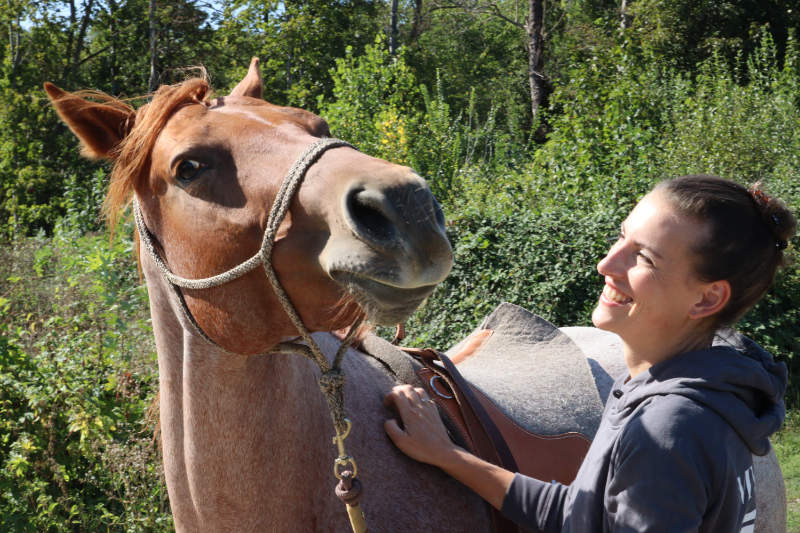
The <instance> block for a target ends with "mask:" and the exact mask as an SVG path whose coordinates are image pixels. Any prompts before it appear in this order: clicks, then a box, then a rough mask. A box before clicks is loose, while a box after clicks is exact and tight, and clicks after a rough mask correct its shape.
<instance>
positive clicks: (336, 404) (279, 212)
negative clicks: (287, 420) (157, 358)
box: [133, 138, 366, 532]
mask: <svg viewBox="0 0 800 533" xmlns="http://www.w3.org/2000/svg"><path fill="white" fill-rule="evenodd" d="M342 146H346V147H349V148H353V146H352V145H350V144H349V143H347V142H345V141H342V140H339V139H333V138H322V139H319V140H317V141H314V142H313V143H311V144H310V145H309V146H308V147H307V148H306V149H305V151H303V153H302V154H301V155H300V157H299V158H298V159H297V160H296V161H295V162H294V164H293V165H292V167H291V168H290V169H289V172H288V174H287V175H286V177H285V178H284V179H283V182H282V183H281V187H280V189H279V190H278V194H277V195H276V196H275V200H274V201H273V203H272V208H271V209H270V212H269V217H268V218H267V224H266V227H265V228H264V238H263V239H262V241H261V248H260V249H259V250H258V252H256V254H255V255H253V256H252V257H251V258H250V259H247V260H246V261H244V262H242V263H240V264H238V265H236V266H235V267H233V268H231V269H230V270H227V271H225V272H223V273H221V274H217V275H216V276H211V277H208V278H202V279H188V278H183V277H181V276H178V275H177V274H175V273H173V272H172V271H171V270H170V269H169V267H168V266H167V265H166V263H164V261H163V260H162V259H161V256H159V254H158V252H157V251H156V247H155V245H154V243H153V235H152V234H151V233H150V230H148V229H147V226H146V225H145V223H144V219H143V217H142V211H141V207H140V205H139V201H138V199H136V198H134V200H133V216H134V219H135V221H136V229H137V230H138V232H139V238H140V239H141V242H142V243H143V244H144V247H145V249H146V250H147V252H148V253H149V254H150V257H151V259H152V260H153V262H154V263H155V265H156V266H157V267H158V269H159V270H160V271H161V274H162V275H163V276H164V278H166V279H167V281H169V283H170V284H171V285H172V286H173V288H176V287H182V288H185V289H210V288H212V287H218V286H219V285H223V284H225V283H228V282H230V281H233V280H235V279H237V278H240V277H242V276H244V275H245V274H247V273H248V272H250V271H252V270H254V269H256V268H257V267H258V266H262V267H263V268H264V272H265V273H266V275H267V278H268V279H269V281H270V284H271V285H272V289H273V290H274V291H275V294H276V296H277V297H278V300H279V301H280V302H281V305H282V306H283V309H284V311H286V314H287V315H288V316H289V319H290V320H291V321H292V324H293V325H294V326H295V328H297V331H298V332H299V333H300V337H302V339H303V340H304V341H305V344H299V343H296V342H281V343H278V344H277V345H276V346H275V347H273V348H272V349H271V350H270V353H298V354H300V355H303V356H305V357H307V358H309V359H311V360H312V361H314V362H315V363H316V364H317V366H318V367H319V369H320V372H321V376H320V378H319V381H318V384H319V387H320V390H321V391H322V393H323V395H324V396H325V399H326V400H327V402H328V409H329V410H330V414H331V419H332V420H333V425H334V428H335V429H336V436H335V437H334V439H333V441H334V444H336V445H337V447H338V450H339V457H338V458H337V459H336V462H335V463H334V474H335V475H336V477H337V478H338V479H339V480H340V481H341V480H343V478H344V479H346V480H347V483H348V486H349V483H350V479H349V478H350V477H353V478H354V477H355V471H356V464H355V460H354V459H353V458H352V457H350V456H349V455H347V454H346V452H345V450H344V439H345V438H346V437H347V434H348V433H349V432H350V426H351V423H350V421H349V420H348V419H347V417H346V416H345V412H344V374H343V373H342V371H341V362H342V358H343V357H344V353H345V351H346V350H347V346H348V345H349V344H350V342H351V341H352V339H353V337H354V336H355V334H356V332H357V330H358V328H359V326H360V325H361V321H362V320H363V319H359V320H358V321H357V322H356V323H355V324H353V325H352V326H351V327H350V331H349V332H348V334H347V336H346V337H345V339H344V341H343V342H342V344H341V346H340V347H339V349H338V351H337V352H336V356H335V357H334V361H333V364H331V363H329V362H328V360H327V358H326V357H325V356H324V355H323V354H322V350H320V348H319V346H318V345H317V343H316V341H314V339H313V338H312V337H311V332H309V331H308V328H307V327H306V326H305V324H304V323H303V321H302V319H301V318H300V315H299V313H298V312H297V310H296V309H295V307H294V305H293V304H292V302H291V300H290V298H289V295H288V294H286V291H285V290H284V289H283V286H282V285H281V283H280V281H279V280H278V276H277V274H276V273H275V269H274V268H273V266H272V248H273V246H274V243H275V235H276V234H277V232H278V227H279V226H280V225H281V222H283V219H284V218H285V217H286V213H287V212H288V211H289V206H290V204H291V202H292V199H293V198H294V195H295V194H296V193H297V191H298V189H299V188H300V185H301V184H302V182H303V179H304V178H305V175H306V173H307V172H308V169H309V168H310V167H311V165H313V164H314V163H316V162H317V161H318V160H319V158H320V157H321V156H322V154H323V153H324V152H325V151H326V150H329V149H331V148H337V147H342ZM175 290H176V292H178V293H179V294H180V291H177V289H175ZM181 299H182V297H181ZM183 309H184V312H185V313H186V315H187V318H188V319H189V321H190V322H191V323H192V324H193V325H194V326H195V328H197V330H198V331H199V332H200V334H201V335H202V336H203V337H205V338H206V339H207V340H208V341H210V342H212V343H214V341H213V340H211V339H210V338H209V337H208V335H207V334H205V332H203V330H202V329H201V328H200V326H199V324H197V322H196V321H195V320H194V317H192V316H191V313H190V311H189V308H188V307H187V306H186V305H185V304H184V305H183ZM214 344H216V343H214ZM223 349H224V348H223ZM340 465H346V466H351V467H352V471H351V470H342V469H341V468H340ZM346 503H347V502H346ZM347 511H348V515H349V517H350V520H351V525H352V526H353V529H354V531H359V532H361V531H366V524H364V522H363V514H362V513H361V510H360V509H359V507H358V504H357V503H356V504H355V505H351V504H349V503H347ZM355 515H359V516H361V523H360V524H356V522H358V516H355ZM354 520H355V521H354Z"/></svg>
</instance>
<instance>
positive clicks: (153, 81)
mask: <svg viewBox="0 0 800 533" xmlns="http://www.w3.org/2000/svg"><path fill="white" fill-rule="evenodd" d="M157 88H158V75H157V73H156V0H150V80H149V81H148V83H147V90H148V91H150V92H151V93H152V92H154V91H155V90H156V89H157Z"/></svg>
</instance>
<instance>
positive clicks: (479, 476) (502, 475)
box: [436, 447, 514, 510]
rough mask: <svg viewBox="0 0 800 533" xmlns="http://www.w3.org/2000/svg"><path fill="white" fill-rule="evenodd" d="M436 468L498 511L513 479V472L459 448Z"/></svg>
mask: <svg viewBox="0 0 800 533" xmlns="http://www.w3.org/2000/svg"><path fill="white" fill-rule="evenodd" d="M436 466H438V467H439V468H441V469H442V470H444V471H445V472H447V473H448V474H449V475H450V476H452V477H454V478H455V479H457V480H458V481H460V482H461V483H463V484H464V485H466V486H467V487H469V488H471V489H472V490H474V491H475V492H476V493H477V494H478V496H480V497H481V498H483V499H484V500H486V501H487V502H489V504H490V505H492V507H494V508H495V509H498V510H499V509H501V508H502V507H503V500H504V499H505V496H506V492H508V487H509V486H510V485H511V481H512V480H513V479H514V473H513V472H510V471H508V470H506V469H504V468H502V467H499V466H497V465H494V464H492V463H489V462H487V461H484V460H483V459H481V458H479V457H476V456H475V455H472V454H471V453H469V452H468V451H466V450H464V449H463V448H459V447H456V448H454V450H453V452H452V453H450V454H448V456H447V458H446V460H445V461H443V462H441V464H437V465H436Z"/></svg>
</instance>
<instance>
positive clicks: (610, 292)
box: [603, 285, 633, 304]
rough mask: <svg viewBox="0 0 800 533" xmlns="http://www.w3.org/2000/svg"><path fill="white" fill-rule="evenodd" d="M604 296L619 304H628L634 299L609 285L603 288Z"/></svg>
mask: <svg viewBox="0 0 800 533" xmlns="http://www.w3.org/2000/svg"><path fill="white" fill-rule="evenodd" d="M603 296H604V297H605V298H606V300H610V301H612V302H614V303H617V304H627V303H630V302H632V301H633V299H632V298H628V297H627V296H625V295H624V294H622V293H620V292H617V291H615V290H614V289H612V288H611V287H610V286H608V285H606V286H605V287H604V288H603Z"/></svg>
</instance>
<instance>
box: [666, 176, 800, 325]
mask: <svg viewBox="0 0 800 533" xmlns="http://www.w3.org/2000/svg"><path fill="white" fill-rule="evenodd" d="M654 191H660V192H662V193H666V195H667V199H668V201H670V203H671V204H672V205H673V207H674V208H675V209H676V210H677V211H678V212H679V213H680V214H681V215H684V216H689V217H692V218H694V219H696V220H698V221H700V222H701V223H703V224H705V227H706V231H705V232H698V238H697V239H696V240H695V243H694V245H693V251H694V253H695V255H696V261H695V272H696V274H697V275H698V276H699V278H700V279H702V280H704V281H718V280H727V281H728V283H730V286H731V297H730V300H729V301H728V303H727V304H726V306H725V307H724V308H723V309H722V310H721V311H720V312H719V313H717V314H716V315H714V316H713V317H712V318H713V324H712V325H713V327H714V329H716V328H719V327H721V326H727V325H731V324H733V323H735V322H736V321H737V320H739V319H740V318H741V317H742V315H744V314H745V313H746V312H747V311H748V310H749V309H750V308H751V307H753V306H754V305H755V304H756V302H758V300H760V299H761V297H762V296H763V295H764V293H766V292H767V289H769V287H770V285H771V284H772V281H773V279H774V278H775V272H776V271H777V269H778V267H780V266H782V265H783V264H784V263H785V261H786V259H785V253H784V250H785V248H786V246H787V243H788V241H789V239H791V238H792V236H794V234H795V231H796V229H797V221H796V220H795V217H794V216H793V215H792V213H791V212H790V211H789V209H788V208H787V207H786V205H785V204H784V203H783V202H782V201H780V200H779V199H777V198H773V197H771V196H769V195H767V194H766V193H765V192H764V191H763V190H762V189H761V186H760V184H756V185H754V186H753V187H751V188H749V189H748V188H746V187H744V186H742V185H740V184H738V183H736V182H733V181H729V180H726V179H722V178H719V177H716V176H708V175H692V176H682V177H680V178H675V179H672V180H667V181H663V182H661V183H659V184H658V185H657V186H656V187H655V189H654Z"/></svg>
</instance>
